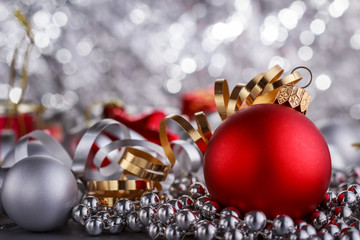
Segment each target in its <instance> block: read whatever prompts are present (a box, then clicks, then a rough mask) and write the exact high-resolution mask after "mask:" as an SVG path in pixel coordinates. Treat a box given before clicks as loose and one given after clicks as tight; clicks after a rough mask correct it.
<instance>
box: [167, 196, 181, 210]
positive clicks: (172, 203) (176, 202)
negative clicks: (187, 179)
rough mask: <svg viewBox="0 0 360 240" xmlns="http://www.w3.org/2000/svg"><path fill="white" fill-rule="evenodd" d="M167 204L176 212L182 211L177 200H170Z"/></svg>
mask: <svg viewBox="0 0 360 240" xmlns="http://www.w3.org/2000/svg"><path fill="white" fill-rule="evenodd" d="M167 203H169V204H171V205H173V206H174V207H175V209H176V211H179V210H180V209H182V205H181V203H180V202H179V201H178V200H177V199H171V200H170V201H168V202H167Z"/></svg>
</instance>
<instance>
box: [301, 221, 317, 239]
mask: <svg viewBox="0 0 360 240" xmlns="http://www.w3.org/2000/svg"><path fill="white" fill-rule="evenodd" d="M300 229H302V230H305V231H306V232H307V233H308V234H309V236H310V237H313V236H315V235H316V229H315V228H314V227H313V226H312V225H310V224H305V225H302V226H301V227H300Z"/></svg>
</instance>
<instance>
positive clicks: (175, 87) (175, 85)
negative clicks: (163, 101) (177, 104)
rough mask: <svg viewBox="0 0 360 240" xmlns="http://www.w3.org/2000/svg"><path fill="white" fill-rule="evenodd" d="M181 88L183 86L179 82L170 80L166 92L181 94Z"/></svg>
mask: <svg viewBox="0 0 360 240" xmlns="http://www.w3.org/2000/svg"><path fill="white" fill-rule="evenodd" d="M181 87H182V84H181V82H180V81H179V80H176V79H169V80H168V81H167V82H166V90H167V91H168V92H169V93H172V94H176V93H178V92H180V90H181Z"/></svg>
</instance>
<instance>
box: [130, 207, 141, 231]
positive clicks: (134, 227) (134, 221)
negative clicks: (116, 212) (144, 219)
mask: <svg viewBox="0 0 360 240" xmlns="http://www.w3.org/2000/svg"><path fill="white" fill-rule="evenodd" d="M126 223H127V226H128V228H129V229H130V230H131V231H132V232H141V230H142V229H143V228H144V226H143V225H142V224H141V222H140V220H139V215H138V213H137V212H131V213H129V214H128V215H127V216H126Z"/></svg>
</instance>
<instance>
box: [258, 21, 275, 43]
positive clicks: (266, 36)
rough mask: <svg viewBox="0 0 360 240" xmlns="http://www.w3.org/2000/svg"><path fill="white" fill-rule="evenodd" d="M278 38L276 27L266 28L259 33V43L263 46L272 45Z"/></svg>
mask: <svg viewBox="0 0 360 240" xmlns="http://www.w3.org/2000/svg"><path fill="white" fill-rule="evenodd" d="M278 37H279V28H278V27H276V26H271V25H270V26H266V27H264V28H263V29H262V31H261V42H262V43H263V44H265V45H270V44H272V43H274V42H275V41H276V40H277V39H278Z"/></svg>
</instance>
